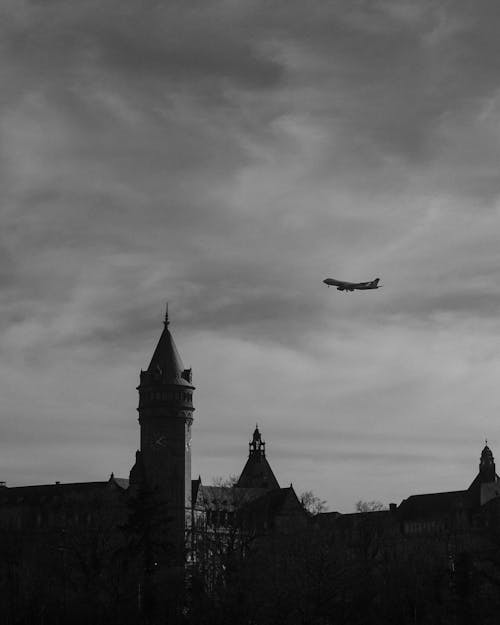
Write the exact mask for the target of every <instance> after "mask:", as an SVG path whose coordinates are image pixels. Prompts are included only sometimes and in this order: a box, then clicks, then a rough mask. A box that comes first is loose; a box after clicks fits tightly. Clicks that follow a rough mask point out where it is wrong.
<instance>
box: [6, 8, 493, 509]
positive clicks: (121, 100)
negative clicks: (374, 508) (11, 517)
mask: <svg viewBox="0 0 500 625" xmlns="http://www.w3.org/2000/svg"><path fill="white" fill-rule="evenodd" d="M499 18H500V7H499V6H498V3H497V2H494V1H493V0H478V1H477V2H474V3H470V2H465V0H457V1H454V2H451V1H433V2H430V1H429V2H428V1H425V0H424V1H422V2H414V1H413V0H332V1H331V2H323V1H321V2H320V1H317V0H309V1H308V2H302V1H298V0H286V1H285V0H276V2H273V3H269V2H264V1H262V0H252V1H251V2H250V1H249V0H217V1H216V0H203V1H201V0H188V1H186V0H182V1H180V0H169V1H168V2H159V1H153V0H141V1H139V0H106V2H102V0H43V1H42V0H2V2H1V3H0V80H1V84H2V89H1V92H0V225H1V227H0V398H1V399H0V480H4V481H6V482H7V485H10V486H16V485H26V484H41V483H50V482H53V481H55V480H60V481H62V482H72V481H91V480H103V479H107V478H108V477H109V474H110V473H111V472H112V471H113V472H114V473H115V475H117V476H124V477H126V476H127V475H128V472H129V470H130V467H131V465H132V464H133V460H134V452H135V450H136V448H137V447H138V444H139V429H138V423H137V412H136V407H137V400H138V397H137V391H136V386H137V384H138V380H139V372H140V370H141V368H143V369H144V368H146V367H147V365H148V363H149V360H150V358H151V355H152V353H153V350H154V347H155V345H156V342H157V340H158V338H159V336H160V333H161V330H162V319H163V315H164V307H165V302H166V301H168V302H169V310H170V319H171V330H172V333H173V336H174V338H175V341H176V344H177V347H178V349H179V351H180V353H181V355H182V358H183V361H184V364H185V365H186V366H189V367H192V368H193V380H194V384H195V386H196V391H195V395H194V403H195V406H196V412H195V415H194V416H195V422H194V425H193V445H192V448H193V477H196V476H197V475H198V474H201V476H202V480H203V481H204V483H210V482H211V481H212V478H213V477H214V476H227V475H230V474H238V473H239V472H240V471H241V470H242V468H243V465H244V463H245V461H246V457H247V453H248V447H247V445H248V441H249V438H250V436H251V433H252V431H253V429H254V427H255V423H258V424H259V428H260V429H261V432H262V434H263V437H264V439H265V440H266V443H267V455H268V459H269V461H270V464H271V466H272V467H273V470H274V472H275V474H276V476H277V478H278V480H279V482H280V484H281V485H282V486H288V485H289V484H290V483H292V484H293V486H294V488H295V490H296V491H297V492H298V493H300V492H302V491H305V490H313V491H314V492H315V493H316V495H317V496H319V497H320V498H322V499H325V500H326V501H327V502H328V506H329V509H330V510H339V511H342V512H350V511H352V510H353V509H354V506H355V502H356V501H358V500H360V499H362V500H379V501H381V502H383V503H385V504H388V503H390V502H395V503H400V502H401V500H402V499H404V498H405V497H408V496H409V495H411V494H417V493H423V492H436V491H446V490H460V489H463V488H466V487H467V486H468V485H469V484H470V482H471V481H472V479H473V478H474V476H475V475H476V473H477V470H478V462H479V456H480V452H481V449H482V447H483V446H484V441H485V438H487V439H488V445H489V446H490V447H491V449H492V451H493V453H494V454H496V455H497V456H498V457H499V459H500V422H499V421H498V414H499V413H500V386H499V379H500V345H499V341H498V337H499V335H500V316H499V311H500V271H499V268H500V245H499V243H500V228H499V226H500V212H499V196H500V171H499V166H498V163H499V162H500V60H499V59H500V36H499V35H500V26H499V24H500V21H499ZM326 277H335V278H340V279H344V280H352V281H358V280H369V279H373V278H375V277H380V278H381V284H383V288H381V289H379V290H377V291H368V292H354V293H348V294H345V293H340V292H338V291H336V290H335V289H331V288H330V289H328V288H326V286H325V285H324V284H322V280H323V279H324V278H326Z"/></svg>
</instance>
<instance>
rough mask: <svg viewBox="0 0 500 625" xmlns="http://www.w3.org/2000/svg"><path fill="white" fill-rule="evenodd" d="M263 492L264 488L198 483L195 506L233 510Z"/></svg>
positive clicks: (206, 508)
mask: <svg viewBox="0 0 500 625" xmlns="http://www.w3.org/2000/svg"><path fill="white" fill-rule="evenodd" d="M265 493H266V490H265V489H264V488H235V487H234V486H204V485H203V484H200V485H199V487H198V492H197V496H196V501H195V507H198V508H200V507H203V508H204V509H205V510H228V511H233V510H237V509H239V508H241V507H242V506H244V505H246V504H247V503H249V502H250V501H253V500H255V499H258V498H259V497H262V495H264V494H265Z"/></svg>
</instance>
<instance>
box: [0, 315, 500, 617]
mask: <svg viewBox="0 0 500 625" xmlns="http://www.w3.org/2000/svg"><path fill="white" fill-rule="evenodd" d="M137 390H138V393H139V404H138V414H139V427H140V448H139V450H138V451H137V452H136V457H135V463H134V464H133V466H132V468H131V471H130V475H129V477H128V478H121V477H115V476H114V475H113V474H111V476H110V477H109V479H106V480H103V481H100V482H82V483H73V484H65V483H55V484H50V485H41V486H21V487H14V488H11V487H9V486H8V485H6V484H5V483H0V556H1V557H0V612H1V613H2V614H4V615H9V614H16V615H19V613H20V612H22V611H23V610H24V611H25V613H26V617H25V619H24V621H23V620H22V619H18V620H15V619H14V617H12V619H11V620H6V621H5V622H6V623H7V624H9V623H11V622H12V623H14V622H30V620H29V619H30V618H31V617H30V614H31V615H33V614H39V613H40V611H42V612H43V613H47V614H51V615H54V614H55V615H56V616H57V618H56V617H54V618H53V622H64V619H65V618H69V615H72V618H73V622H74V623H78V622H79V621H78V619H77V618H74V615H75V614H76V613H78V614H79V615H80V616H81V619H82V622H88V621H89V619H91V617H90V616H88V615H90V614H93V615H94V617H92V618H93V619H94V621H93V622H95V623H97V622H99V619H96V618H95V614H96V613H99V615H101V616H100V618H102V620H103V622H104V621H106V622H108V623H109V622H112V621H110V620H109V619H110V617H109V614H108V612H109V610H111V607H112V609H113V610H114V612H113V614H114V616H115V617H116V619H117V622H121V623H127V622H140V619H141V618H142V616H141V615H144V614H146V616H147V619H146V620H145V622H151V623H153V622H156V621H157V622H160V621H161V619H162V618H167V617H169V618H171V619H173V620H174V621H175V618H177V617H178V615H179V614H180V612H181V611H182V609H183V608H182V606H183V605H185V604H186V601H187V600H188V599H187V598H186V596H185V595H184V590H185V588H186V585H189V582H187V581H186V580H188V578H189V577H190V576H191V577H192V573H193V571H198V572H201V577H202V578H203V579H204V584H205V588H206V589H208V591H210V589H211V588H214V587H215V586H216V585H217V583H218V582H219V581H220V576H221V575H223V574H225V573H224V571H225V569H226V563H225V561H224V557H225V553H227V550H228V549H232V550H235V551H239V553H240V555H241V556H242V557H244V555H245V553H247V552H248V549H251V548H259V546H260V548H262V545H263V542H265V541H266V540H267V538H268V537H270V536H276V535H285V536H286V535H291V534H293V533H294V532H295V533H302V534H304V532H305V533H306V534H307V535H310V536H316V538H317V537H318V536H322V537H323V538H322V540H325V541H327V540H330V539H329V538H325V537H327V536H330V537H334V538H332V540H334V542H335V544H336V545H340V544H342V545H348V546H349V549H351V548H352V549H354V550H355V549H356V548H358V547H359V545H360V541H362V540H364V538H363V536H364V534H363V531H362V530H363V527H365V528H366V523H367V520H369V526H370V527H371V528H374V527H376V528H377V536H378V537H383V540H384V541H385V543H386V544H391V545H398V546H401V545H402V544H406V543H405V541H411V540H414V539H417V540H418V539H419V538H422V537H426V538H429V537H430V538H432V540H434V541H437V543H438V544H439V545H440V546H442V556H443V558H444V561H448V560H449V561H453V562H454V561H455V560H456V559H457V558H458V555H459V554H460V553H462V552H464V550H469V551H470V550H472V551H473V550H478V549H485V548H486V547H485V545H486V542H485V537H486V536H487V535H489V534H488V533H489V530H490V529H491V527H493V526H495V527H496V526H497V525H498V522H499V520H500V479H499V477H498V475H497V473H496V468H495V461H494V457H493V453H492V451H491V449H490V448H489V447H488V445H485V447H484V449H483V450H482V452H481V457H480V463H479V472H478V473H477V475H476V477H475V478H474V479H473V481H472V483H471V484H470V486H469V487H468V488H466V489H465V490H460V491H453V492H444V493H430V494H422V495H411V496H409V497H408V498H407V499H405V500H403V501H402V502H401V503H400V504H399V505H396V504H391V505H390V508H389V509H388V510H384V511H377V512H370V513H366V514H339V513H323V514H319V515H317V516H316V517H312V515H310V514H308V513H307V512H306V511H305V509H304V507H303V506H302V505H301V503H300V501H299V499H298V497H297V495H296V493H295V491H294V489H293V487H292V486H291V485H290V486H289V487H285V488H282V487H280V485H279V483H278V481H277V479H276V477H275V474H274V472H273V470H272V468H271V465H270V463H269V460H268V458H267V456H266V443H265V441H264V439H263V437H262V434H261V431H260V430H259V428H258V426H256V427H255V430H254V431H253V434H252V437H251V440H250V442H249V453H248V458H247V460H246V463H245V464H244V466H243V469H242V472H241V474H240V475H239V478H238V479H237V481H236V482H235V483H234V484H227V485H218V486H215V485H208V484H204V483H203V482H202V480H201V478H200V477H198V478H197V479H194V480H193V479H192V476H191V436H192V429H193V421H194V414H195V408H194V403H193V396H194V392H195V387H194V385H193V375H192V371H191V369H189V368H186V367H185V366H184V364H183V362H182V359H181V357H180V355H179V352H178V350H177V348H176V345H175V342H174V339H173V337H172V334H171V332H170V324H169V319H168V312H167V314H166V316H165V320H164V327H163V330H162V333H161V336H160V338H159V340H158V343H157V345H156V348H155V350H154V353H153V355H152V358H151V361H150V363H149V365H148V367H147V369H146V370H141V372H140V377H139V386H138V387H137ZM318 532H319V533H318ZM266 537H267V538H266ZM357 546H358V547H357ZM34 587H36V588H37V592H33V588H34ZM110 606H111V607H110ZM117 606H119V607H118V608H117ZM172 606H173V607H172ZM107 610H108V612H107ZM162 610H163V612H162ZM165 610H166V611H165ZM168 610H170V611H172V610H173V611H174V613H175V614H173V615H172V613H171V612H170V613H169V612H168ZM44 611H45V612H44ZM86 611H87V612H88V614H87V612H86ZM86 614H87V616H88V618H87V616H85V615H86ZM37 618H38V617H37ZM85 618H87V621H85ZM106 619H107V620H106ZM127 619H128V620H127ZM134 619H135V620H134ZM155 619H156V621H155ZM143 620H144V619H143Z"/></svg>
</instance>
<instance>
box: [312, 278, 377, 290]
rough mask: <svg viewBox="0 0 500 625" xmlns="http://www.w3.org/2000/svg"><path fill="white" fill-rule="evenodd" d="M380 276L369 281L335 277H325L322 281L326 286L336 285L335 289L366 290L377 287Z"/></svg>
mask: <svg viewBox="0 0 500 625" xmlns="http://www.w3.org/2000/svg"><path fill="white" fill-rule="evenodd" d="M379 280H380V278H375V280H371V281H370V282H346V281H345V280H336V279H335V278H326V279H325V280H323V283H324V284H326V285H327V286H336V287H337V291H368V290H371V289H379V288H380V287H379V285H378V283H379Z"/></svg>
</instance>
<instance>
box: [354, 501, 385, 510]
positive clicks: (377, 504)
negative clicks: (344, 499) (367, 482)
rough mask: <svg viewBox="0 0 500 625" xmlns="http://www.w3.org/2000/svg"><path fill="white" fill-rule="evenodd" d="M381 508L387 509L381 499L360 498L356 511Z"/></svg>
mask: <svg viewBox="0 0 500 625" xmlns="http://www.w3.org/2000/svg"><path fill="white" fill-rule="evenodd" d="M380 510H387V506H385V505H384V504H383V503H382V502H381V501H377V500H373V501H363V500H362V499H360V500H359V501H357V502H356V512H380Z"/></svg>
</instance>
